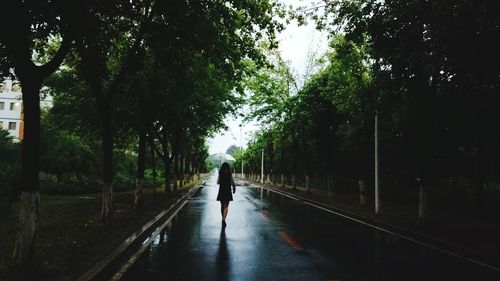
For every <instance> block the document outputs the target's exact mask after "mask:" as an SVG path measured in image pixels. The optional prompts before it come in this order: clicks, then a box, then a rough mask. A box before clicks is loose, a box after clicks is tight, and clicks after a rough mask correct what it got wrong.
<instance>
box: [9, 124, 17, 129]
mask: <svg viewBox="0 0 500 281" xmlns="http://www.w3.org/2000/svg"><path fill="white" fill-rule="evenodd" d="M15 129H16V122H9V130H15Z"/></svg>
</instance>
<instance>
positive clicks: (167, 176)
mask: <svg viewBox="0 0 500 281" xmlns="http://www.w3.org/2000/svg"><path fill="white" fill-rule="evenodd" d="M171 163H172V161H171V160H170V158H169V157H168V155H167V154H165V155H164V156H163V166H164V172H165V193H167V194H170V193H172V189H171V188H170V164H171Z"/></svg>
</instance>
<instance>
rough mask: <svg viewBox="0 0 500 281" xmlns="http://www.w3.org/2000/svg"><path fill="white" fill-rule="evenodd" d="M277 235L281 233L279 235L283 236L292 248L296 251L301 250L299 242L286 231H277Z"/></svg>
mask: <svg viewBox="0 0 500 281" xmlns="http://www.w3.org/2000/svg"><path fill="white" fill-rule="evenodd" d="M278 233H279V235H281V237H283V239H285V241H286V242H288V244H290V246H292V248H294V249H295V250H296V251H300V250H302V247H301V246H300V244H299V242H297V240H295V239H293V237H292V236H290V235H289V234H288V233H286V232H284V231H278Z"/></svg>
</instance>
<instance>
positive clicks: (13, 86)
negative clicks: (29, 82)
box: [0, 79, 24, 141]
mask: <svg viewBox="0 0 500 281" xmlns="http://www.w3.org/2000/svg"><path fill="white" fill-rule="evenodd" d="M22 104H23V102H22V93H21V87H20V85H19V83H17V82H15V81H12V80H10V79H7V80H5V81H4V82H2V83H1V84H0V128H2V129H4V130H7V131H8V132H9V134H10V135H11V136H12V138H13V139H14V141H21V140H22V139H23V136H22V129H21V127H24V124H23V119H22V111H23V108H22V107H23V106H22Z"/></svg>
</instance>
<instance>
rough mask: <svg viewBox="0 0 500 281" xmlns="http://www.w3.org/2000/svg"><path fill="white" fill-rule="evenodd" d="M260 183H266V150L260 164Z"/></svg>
mask: <svg viewBox="0 0 500 281" xmlns="http://www.w3.org/2000/svg"><path fill="white" fill-rule="evenodd" d="M260 183H264V148H263V149H262V160H261V163H260Z"/></svg>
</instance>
